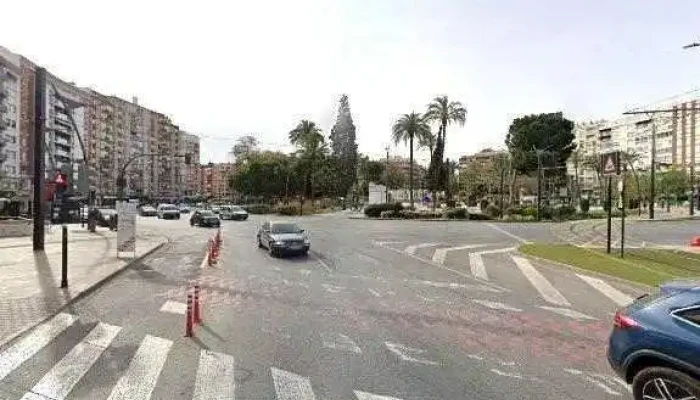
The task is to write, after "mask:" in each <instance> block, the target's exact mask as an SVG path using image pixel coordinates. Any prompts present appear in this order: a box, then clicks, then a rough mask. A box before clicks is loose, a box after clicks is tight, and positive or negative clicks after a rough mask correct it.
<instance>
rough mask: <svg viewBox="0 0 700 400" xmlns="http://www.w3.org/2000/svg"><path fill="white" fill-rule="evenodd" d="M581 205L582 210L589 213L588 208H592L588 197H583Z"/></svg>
mask: <svg viewBox="0 0 700 400" xmlns="http://www.w3.org/2000/svg"><path fill="white" fill-rule="evenodd" d="M579 206H580V207H581V212H582V213H584V214H587V213H588V210H590V209H591V201H590V200H588V199H581V204H580V205H579Z"/></svg>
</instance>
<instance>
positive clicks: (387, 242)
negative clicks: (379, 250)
mask: <svg viewBox="0 0 700 400" xmlns="http://www.w3.org/2000/svg"><path fill="white" fill-rule="evenodd" d="M374 243H376V244H377V245H379V246H382V247H384V246H386V245H388V244H400V243H405V242H399V241H392V240H389V241H383V242H374Z"/></svg>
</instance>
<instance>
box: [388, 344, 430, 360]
mask: <svg viewBox="0 0 700 400" xmlns="http://www.w3.org/2000/svg"><path fill="white" fill-rule="evenodd" d="M384 344H385V345H386V347H387V348H388V349H389V351H391V352H392V353H394V354H396V355H397V356H399V358H400V359H402V360H404V361H409V362H413V363H418V364H426V365H438V363H437V362H435V361H431V360H426V359H425V358H419V355H420V354H423V353H425V350H421V349H414V348H412V347H407V346H404V345H402V344H398V343H390V342H384ZM410 354H413V355H410Z"/></svg>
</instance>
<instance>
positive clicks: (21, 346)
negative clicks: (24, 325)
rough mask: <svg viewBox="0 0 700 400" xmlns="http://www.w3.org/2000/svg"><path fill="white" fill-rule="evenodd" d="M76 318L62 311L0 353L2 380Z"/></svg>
mask: <svg viewBox="0 0 700 400" xmlns="http://www.w3.org/2000/svg"><path fill="white" fill-rule="evenodd" d="M75 320H76V317H75V316H73V315H70V314H64V313H60V314H58V315H56V316H55V317H53V318H51V319H50V320H48V321H46V322H45V323H43V324H41V325H39V326H38V327H37V328H36V329H34V330H33V331H32V332H31V333H30V334H28V335H27V336H25V337H24V338H22V339H20V340H19V341H18V342H17V343H15V344H14V345H12V346H11V347H10V348H8V349H7V350H5V351H3V352H2V353H0V380H2V379H3V378H5V377H6V376H7V375H8V374H9V373H10V372H12V371H13V370H14V369H15V368H17V367H18V366H19V365H20V364H22V363H23V362H25V361H27V360H28V359H30V358H31V357H32V356H33V355H34V354H36V353H38V352H39V350H41V349H42V348H44V346H46V345H47V344H49V342H51V341H52V340H54V339H55V338H56V336H58V335H59V334H60V333H61V332H63V331H64V330H65V329H66V328H68V327H69V326H71V325H72V324H73V322H74V321H75Z"/></svg>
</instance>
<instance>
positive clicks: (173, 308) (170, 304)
mask: <svg viewBox="0 0 700 400" xmlns="http://www.w3.org/2000/svg"><path fill="white" fill-rule="evenodd" d="M160 312H167V313H173V314H181V315H185V313H186V312H187V304H185V303H178V302H177V301H170V300H168V301H166V302H165V304H163V307H161V308H160Z"/></svg>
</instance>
